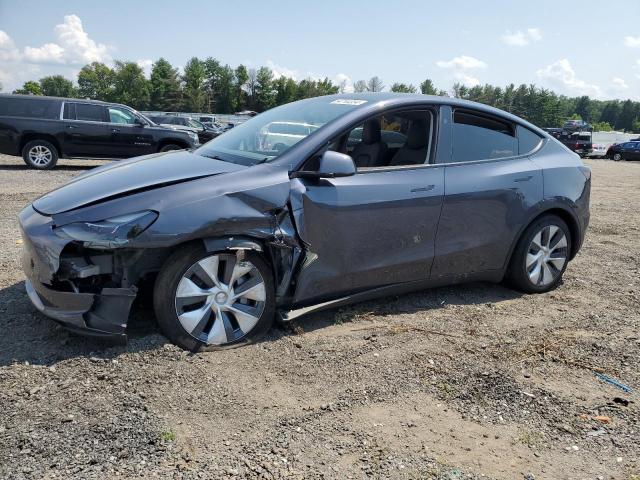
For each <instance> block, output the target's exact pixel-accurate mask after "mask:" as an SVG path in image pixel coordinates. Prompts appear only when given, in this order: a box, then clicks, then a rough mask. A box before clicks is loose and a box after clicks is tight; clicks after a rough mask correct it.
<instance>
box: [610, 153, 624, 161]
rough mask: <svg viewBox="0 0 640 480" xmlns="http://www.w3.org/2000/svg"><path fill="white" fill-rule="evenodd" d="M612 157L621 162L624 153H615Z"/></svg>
mask: <svg viewBox="0 0 640 480" xmlns="http://www.w3.org/2000/svg"><path fill="white" fill-rule="evenodd" d="M611 158H613V160H614V161H616V162H619V161H620V160H622V155H621V154H619V153H614V154H613V157H611Z"/></svg>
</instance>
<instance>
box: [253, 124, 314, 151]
mask: <svg viewBox="0 0 640 480" xmlns="http://www.w3.org/2000/svg"><path fill="white" fill-rule="evenodd" d="M317 128H318V126H316V125H312V124H309V123H298V122H271V123H269V124H267V125H265V126H264V127H262V130H261V132H260V140H259V141H260V148H261V149H262V150H273V151H276V152H281V151H284V150H286V149H287V148H289V147H291V146H292V145H294V144H295V143H297V142H299V141H300V140H302V139H303V138H304V137H306V136H308V135H309V134H311V132H313V131H314V130H316V129H317Z"/></svg>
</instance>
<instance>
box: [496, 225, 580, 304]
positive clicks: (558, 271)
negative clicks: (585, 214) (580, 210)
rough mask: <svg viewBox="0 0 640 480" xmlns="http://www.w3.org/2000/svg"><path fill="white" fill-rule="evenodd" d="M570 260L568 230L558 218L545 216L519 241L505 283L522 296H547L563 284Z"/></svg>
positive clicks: (527, 230) (526, 231) (528, 229)
mask: <svg viewBox="0 0 640 480" xmlns="http://www.w3.org/2000/svg"><path fill="white" fill-rule="evenodd" d="M545 232H546V234H545ZM539 247H542V248H539ZM570 256H571V231H570V230H569V227H567V224H566V223H565V222H564V221H563V220H562V219H561V218H560V217H558V216H556V215H544V216H542V217H540V218H538V219H537V220H535V221H534V222H533V223H531V225H529V226H528V227H527V229H526V230H525V231H524V233H523V234H522V236H521V237H520V240H519V241H518V244H517V245H516V248H515V250H514V252H513V255H512V256H511V261H510V262H509V267H508V269H507V275H506V280H507V282H508V283H509V284H510V285H511V286H513V287H514V288H516V289H517V290H520V291H522V292H526V293H544V292H548V291H550V290H553V289H554V288H556V287H557V286H558V284H559V283H560V282H561V281H562V275H563V274H564V271H565V270H566V268H567V265H568V263H569V258H570Z"/></svg>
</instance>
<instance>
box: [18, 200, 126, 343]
mask: <svg viewBox="0 0 640 480" xmlns="http://www.w3.org/2000/svg"><path fill="white" fill-rule="evenodd" d="M19 220H20V228H21V231H22V239H23V252H22V268H23V271H24V273H25V276H26V277H27V279H26V281H25V287H26V291H27V295H28V296H29V299H30V300H31V303H33V305H34V306H35V307H36V309H37V310H39V311H40V312H42V313H43V314H44V315H46V316H48V317H50V318H52V319H53V320H55V321H56V322H58V323H60V324H61V325H63V326H65V327H67V328H69V329H71V330H73V331H76V332H78V333H83V334H86V335H93V336H98V337H107V338H110V339H112V340H116V341H118V340H120V341H125V340H126V327H127V320H128V318H129V310H130V309H131V304H132V303H133V300H134V299H135V297H136V294H137V289H136V287H129V288H107V287H105V288H102V289H99V290H97V291H95V292H93V291H92V292H82V291H73V290H71V289H59V288H56V287H54V286H53V285H55V284H56V283H55V278H56V274H57V272H58V268H59V267H60V252H61V251H62V249H63V247H64V243H61V241H60V239H59V238H58V237H57V236H56V235H55V233H54V232H53V228H52V226H53V223H52V220H51V218H50V217H47V216H45V215H41V214H39V213H38V212H36V211H35V210H34V209H33V208H31V207H27V208H25V209H24V210H23V211H22V212H21V213H20V216H19ZM65 243H66V242H65Z"/></svg>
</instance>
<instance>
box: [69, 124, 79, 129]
mask: <svg viewBox="0 0 640 480" xmlns="http://www.w3.org/2000/svg"><path fill="white" fill-rule="evenodd" d="M67 128H68V129H69V130H75V129H76V128H78V127H76V126H75V125H67Z"/></svg>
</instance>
